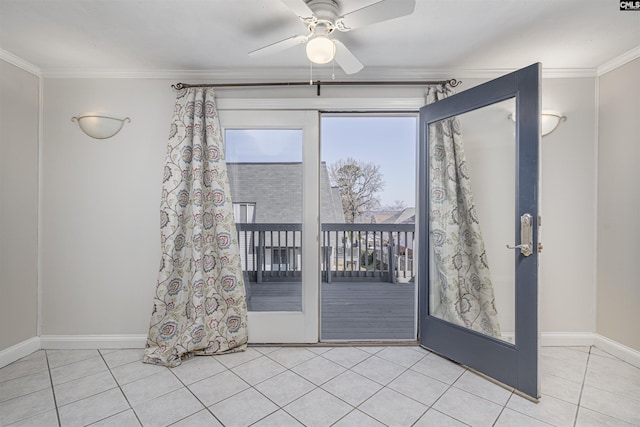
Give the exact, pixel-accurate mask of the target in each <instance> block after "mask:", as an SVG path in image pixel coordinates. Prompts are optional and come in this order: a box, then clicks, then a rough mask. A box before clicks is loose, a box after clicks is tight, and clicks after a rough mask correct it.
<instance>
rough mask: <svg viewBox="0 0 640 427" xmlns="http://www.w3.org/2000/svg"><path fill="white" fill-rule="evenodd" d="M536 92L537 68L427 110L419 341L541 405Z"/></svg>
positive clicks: (421, 157)
mask: <svg viewBox="0 0 640 427" xmlns="http://www.w3.org/2000/svg"><path fill="white" fill-rule="evenodd" d="M539 89H540V64H533V65H531V66H529V67H526V68H523V69H521V70H518V71H515V72H513V73H510V74H507V75H505V76H503V77H500V78H497V79H495V80H492V81H489V82H487V83H484V84H482V85H479V86H476V87H473V88H471V89H468V90H466V91H463V92H460V93H458V94H455V95H452V96H449V97H445V98H443V99H441V100H438V101H437V102H434V103H431V104H429V105H426V106H425V107H423V108H422V109H421V110H420V146H419V183H418V195H419V201H418V207H419V220H418V228H419V247H420V260H419V267H418V298H419V302H418V315H419V340H420V344H421V345H422V346H423V347H425V348H427V349H429V350H432V351H434V352H436V353H438V354H441V355H443V356H445V357H447V358H449V359H452V360H454V361H456V362H458V363H461V364H463V365H466V366H468V367H470V368H473V369H475V370H477V371H479V372H482V373H484V374H486V375H488V376H490V377H492V378H494V379H496V380H498V381H500V382H502V383H505V384H507V385H509V386H512V387H514V388H515V389H517V390H519V391H521V392H522V393H524V394H527V395H529V396H531V397H533V398H538V397H539V396H540V392H539V380H538V221H539V217H538V197H539V179H538V174H539V150H538V147H539V141H540V124H539V117H540V91H539ZM507 117H509V118H507ZM447 144H449V145H447Z"/></svg>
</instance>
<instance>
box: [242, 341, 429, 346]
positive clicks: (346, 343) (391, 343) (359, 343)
mask: <svg viewBox="0 0 640 427" xmlns="http://www.w3.org/2000/svg"><path fill="white" fill-rule="evenodd" d="M383 346H384V347H399V346H405V347H411V346H416V347H418V346H420V342H419V341H417V340H413V341H322V342H317V343H250V344H249V347H383Z"/></svg>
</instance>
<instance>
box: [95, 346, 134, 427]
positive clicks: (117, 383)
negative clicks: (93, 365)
mask: <svg viewBox="0 0 640 427" xmlns="http://www.w3.org/2000/svg"><path fill="white" fill-rule="evenodd" d="M98 354H99V355H100V358H101V359H102V361H103V362H104V364H105V365H106V367H107V370H108V371H109V374H110V375H111V378H113V381H115V383H116V386H117V387H118V390H120V393H122V396H123V397H124V400H125V401H126V402H127V405H129V409H131V412H133V415H134V416H135V417H136V420H138V422H139V423H140V425H141V426H142V425H143V424H142V421H140V418H138V414H137V413H136V411H135V409H133V405H132V404H131V402H129V398H128V397H127V395H126V394H125V392H124V390H122V387H121V386H120V383H119V382H118V380H117V379H116V377H115V375H113V372H111V366H109V364H108V363H107V361H106V360H105V358H104V355H103V354H102V352H101V351H100V350H99V349H98ZM112 390H113V389H112ZM125 411H127V410H125ZM125 411H121V412H118V413H116V414H112V415H109V416H108V417H107V418H110V417H112V416H114V415H118V414H120V413H122V412H125ZM107 418H104V419H107ZM98 421H101V420H98ZM98 421H96V422H98ZM93 424H95V423H93Z"/></svg>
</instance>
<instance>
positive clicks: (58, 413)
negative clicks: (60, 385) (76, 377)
mask: <svg viewBox="0 0 640 427" xmlns="http://www.w3.org/2000/svg"><path fill="white" fill-rule="evenodd" d="M43 351H44V358H45V360H46V361H47V372H48V373H49V382H50V383H51V394H52V395H53V406H55V409H56V418H57V419H58V426H62V422H61V421H60V411H59V410H58V401H57V400H56V389H55V387H54V386H53V378H52V377H51V366H50V365H49V355H48V354H47V350H43Z"/></svg>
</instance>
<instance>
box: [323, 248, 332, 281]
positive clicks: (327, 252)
mask: <svg viewBox="0 0 640 427" xmlns="http://www.w3.org/2000/svg"><path fill="white" fill-rule="evenodd" d="M324 250H325V261H326V265H327V283H331V246H325V247H324Z"/></svg>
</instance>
